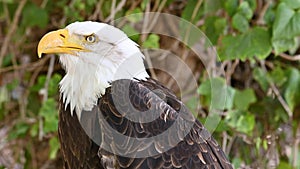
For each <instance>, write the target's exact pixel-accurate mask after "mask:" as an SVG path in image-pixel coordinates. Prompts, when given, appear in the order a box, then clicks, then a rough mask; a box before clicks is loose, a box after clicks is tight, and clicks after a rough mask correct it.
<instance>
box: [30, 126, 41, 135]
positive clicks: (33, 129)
mask: <svg viewBox="0 0 300 169" xmlns="http://www.w3.org/2000/svg"><path fill="white" fill-rule="evenodd" d="M38 132H39V125H38V123H35V124H33V125H32V126H31V129H30V136H31V137H35V136H37V135H38Z"/></svg>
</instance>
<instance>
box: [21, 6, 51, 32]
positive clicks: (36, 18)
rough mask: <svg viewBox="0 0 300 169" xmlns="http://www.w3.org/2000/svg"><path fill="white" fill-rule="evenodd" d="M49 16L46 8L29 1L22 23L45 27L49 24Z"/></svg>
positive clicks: (24, 10)
mask: <svg viewBox="0 0 300 169" xmlns="http://www.w3.org/2000/svg"><path fill="white" fill-rule="evenodd" d="M48 21H49V16H48V13H47V11H46V10H45V9H42V8H40V7H38V6H36V5H35V4H34V3H28V4H27V5H25V7H24V9H23V15H22V25H24V26H30V27H33V26H38V27H40V28H45V27H46V26H47V24H48Z"/></svg>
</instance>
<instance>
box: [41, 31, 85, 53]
mask: <svg viewBox="0 0 300 169" xmlns="http://www.w3.org/2000/svg"><path fill="white" fill-rule="evenodd" d="M78 51H89V50H88V49H85V48H84V46H82V45H81V44H80V41H79V40H78V39H75V38H74V37H72V36H70V35H69V31H68V30H67V29H60V30H57V31H52V32H49V33H47V34H46V35H44V36H43V37H42V39H41V40H40V42H39V45H38V57H39V58H41V57H42V54H51V53H52V54H60V53H65V54H71V55H75V56H76V52H78Z"/></svg>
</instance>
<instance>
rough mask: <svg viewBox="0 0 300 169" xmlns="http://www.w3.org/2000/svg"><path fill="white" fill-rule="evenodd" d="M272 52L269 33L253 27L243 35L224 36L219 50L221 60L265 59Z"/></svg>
mask: <svg viewBox="0 0 300 169" xmlns="http://www.w3.org/2000/svg"><path fill="white" fill-rule="evenodd" d="M271 50H272V46H271V43H270V35H269V32H268V31H267V30H265V29H263V28H259V27H255V28H253V29H251V30H249V31H247V32H246V33H244V34H241V35H237V36H231V35H229V36H225V37H224V38H223V39H222V45H221V46H220V48H219V56H220V58H221V60H231V59H242V60H245V59H247V58H252V57H254V56H256V57H258V58H259V59H265V58H266V57H267V56H268V55H269V54H270V53H271Z"/></svg>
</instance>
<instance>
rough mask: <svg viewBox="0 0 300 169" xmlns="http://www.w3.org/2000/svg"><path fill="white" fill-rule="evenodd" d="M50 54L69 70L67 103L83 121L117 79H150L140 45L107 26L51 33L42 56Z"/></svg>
mask: <svg viewBox="0 0 300 169" xmlns="http://www.w3.org/2000/svg"><path fill="white" fill-rule="evenodd" d="M50 53H52V54H58V55H59V59H60V62H61V64H62V65H63V67H64V69H65V71H66V75H65V77H64V78H63V79H62V81H61V82H60V92H61V94H62V98H63V102H64V103H65V106H66V107H67V105H68V104H70V108H71V113H73V110H76V113H77V115H78V117H79V118H80V113H81V111H82V110H85V111H90V110H92V108H93V107H94V105H96V104H97V100H98V98H99V97H101V95H102V94H104V93H105V89H106V88H107V87H109V85H110V82H112V81H113V80H117V79H133V78H137V79H144V78H146V77H148V74H147V72H146V71H145V67H144V64H143V58H144V55H143V54H142V53H141V52H140V50H139V48H138V45H137V44H136V43H135V42H133V41H132V40H130V39H129V38H128V37H127V36H126V34H125V33H124V32H123V31H121V30H120V29H118V28H115V27H113V26H111V25H108V24H105V23H99V22H91V21H85V22H75V23H72V24H70V25H68V26H67V27H66V28H64V29H60V30H57V31H52V32H49V33H47V34H46V35H45V36H44V37H43V38H42V39H41V40H40V42H39V45H38V56H39V57H41V56H42V55H43V54H50ZM66 107H65V108H66Z"/></svg>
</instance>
